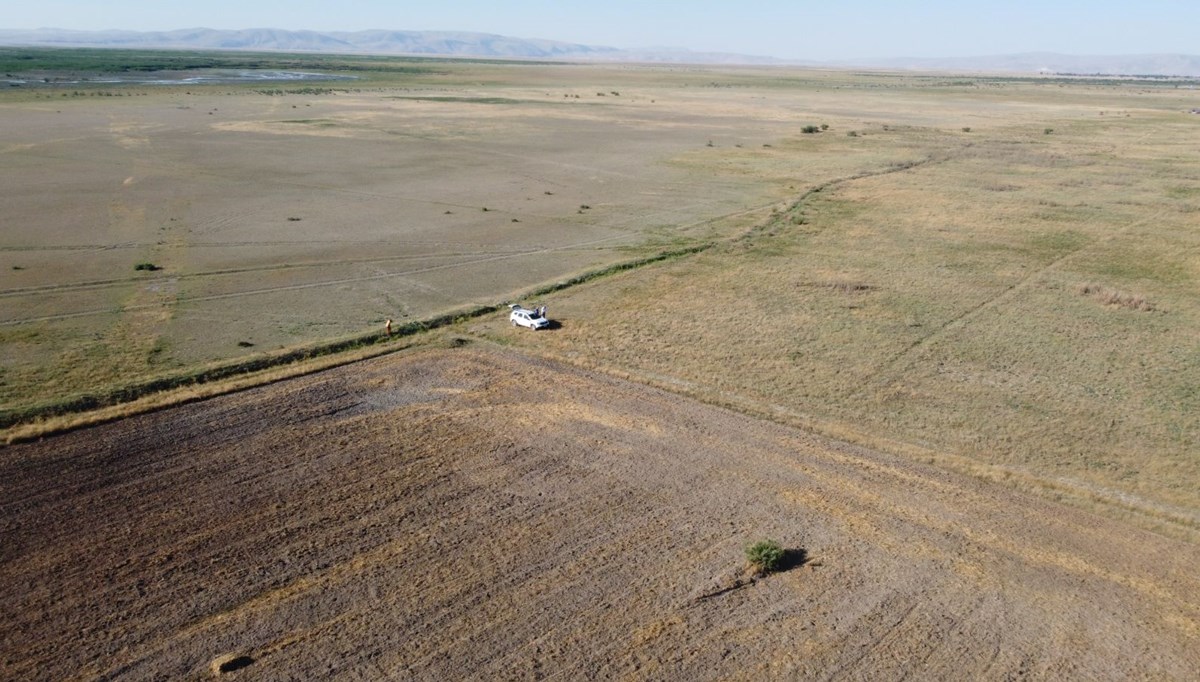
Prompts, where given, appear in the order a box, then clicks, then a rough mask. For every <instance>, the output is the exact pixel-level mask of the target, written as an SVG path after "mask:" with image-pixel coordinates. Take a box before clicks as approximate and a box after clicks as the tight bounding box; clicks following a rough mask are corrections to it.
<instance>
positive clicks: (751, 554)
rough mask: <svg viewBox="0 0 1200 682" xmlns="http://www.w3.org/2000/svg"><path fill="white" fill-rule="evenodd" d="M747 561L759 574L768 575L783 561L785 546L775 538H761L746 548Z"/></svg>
mask: <svg viewBox="0 0 1200 682" xmlns="http://www.w3.org/2000/svg"><path fill="white" fill-rule="evenodd" d="M746 561H749V562H750V566H751V568H753V569H754V570H755V572H756V573H758V574H759V575H766V574H768V573H771V572H773V571H775V570H776V569H778V568H779V564H780V562H782V561H783V547H780V546H779V543H778V542H775V541H774V540H759V541H758V542H756V543H754V544H752V545H750V546H749V547H747V548H746Z"/></svg>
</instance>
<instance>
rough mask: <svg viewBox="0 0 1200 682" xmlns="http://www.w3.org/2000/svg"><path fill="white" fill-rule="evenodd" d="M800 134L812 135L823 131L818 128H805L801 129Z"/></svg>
mask: <svg viewBox="0 0 1200 682" xmlns="http://www.w3.org/2000/svg"><path fill="white" fill-rule="evenodd" d="M800 132H802V133H804V134H806V135H811V134H813V133H819V132H821V129H820V128H818V127H817V126H804V127H803V128H801V129H800Z"/></svg>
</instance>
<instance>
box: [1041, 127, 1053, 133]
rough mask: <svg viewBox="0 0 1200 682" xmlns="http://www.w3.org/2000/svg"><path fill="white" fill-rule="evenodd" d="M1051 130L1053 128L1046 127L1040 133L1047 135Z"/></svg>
mask: <svg viewBox="0 0 1200 682" xmlns="http://www.w3.org/2000/svg"><path fill="white" fill-rule="evenodd" d="M1052 132H1054V128H1046V129H1045V130H1043V131H1042V134H1043V135H1049V134H1050V133H1052Z"/></svg>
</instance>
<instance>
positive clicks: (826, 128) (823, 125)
mask: <svg viewBox="0 0 1200 682" xmlns="http://www.w3.org/2000/svg"><path fill="white" fill-rule="evenodd" d="M821 130H829V124H828V123H822V124H821Z"/></svg>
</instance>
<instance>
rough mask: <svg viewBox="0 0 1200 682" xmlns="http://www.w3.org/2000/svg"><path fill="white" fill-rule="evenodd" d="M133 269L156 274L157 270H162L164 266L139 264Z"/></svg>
mask: <svg viewBox="0 0 1200 682" xmlns="http://www.w3.org/2000/svg"><path fill="white" fill-rule="evenodd" d="M133 269H134V270H146V271H149V272H154V271H155V270H162V266H161V265H155V264H154V263H138V264H137V265H135V266H133Z"/></svg>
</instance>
